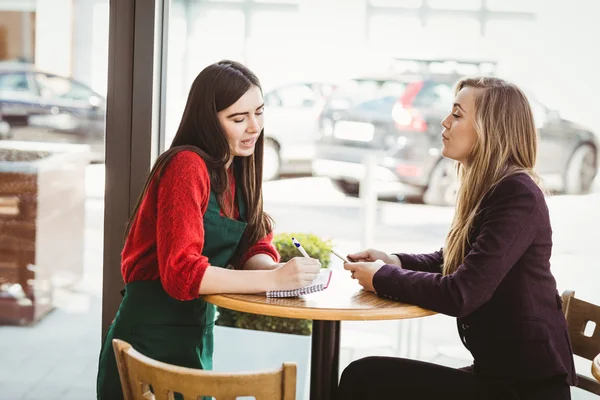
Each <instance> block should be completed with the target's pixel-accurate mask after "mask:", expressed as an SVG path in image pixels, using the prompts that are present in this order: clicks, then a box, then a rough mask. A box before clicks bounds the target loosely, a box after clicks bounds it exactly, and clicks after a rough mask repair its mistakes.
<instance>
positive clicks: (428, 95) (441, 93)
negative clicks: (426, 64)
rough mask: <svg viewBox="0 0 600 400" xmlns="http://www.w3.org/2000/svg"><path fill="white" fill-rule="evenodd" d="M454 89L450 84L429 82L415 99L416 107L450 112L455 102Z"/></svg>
mask: <svg viewBox="0 0 600 400" xmlns="http://www.w3.org/2000/svg"><path fill="white" fill-rule="evenodd" d="M454 97H455V96H454V89H453V88H452V85H450V84H449V83H434V82H429V83H427V84H425V85H424V86H423V88H422V89H421V90H420V91H419V94H417V96H416V97H415V100H414V101H413V105H414V106H415V107H436V108H445V109H448V110H450V109H451V108H452V103H453V102H454Z"/></svg>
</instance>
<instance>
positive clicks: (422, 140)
mask: <svg viewBox="0 0 600 400" xmlns="http://www.w3.org/2000/svg"><path fill="white" fill-rule="evenodd" d="M459 78H460V75H457V74H454V73H450V74H448V73H426V74H424V73H417V74H407V73H402V74H384V75H379V76H364V77H360V78H356V79H352V80H350V81H349V82H347V83H346V84H344V85H341V86H340V87H339V88H338V89H337V90H336V91H335V92H334V93H333V94H332V96H331V97H330V98H329V99H328V101H327V103H326V104H325V107H324V109H323V112H322V113H321V116H320V122H319V124H320V133H321V136H320V138H319V140H318V142H317V147H316V153H317V154H316V158H315V160H314V162H313V172H314V174H315V175H320V176H327V177H329V178H331V179H332V181H333V182H334V183H335V184H336V186H338V187H339V188H340V189H341V190H343V191H344V192H346V193H349V194H350V193H353V194H355V193H357V192H358V186H359V182H360V179H361V176H362V174H363V166H362V162H363V157H364V154H365V151H366V150H375V151H379V152H380V154H381V157H380V158H379V162H378V166H377V169H376V174H375V176H376V180H377V182H376V190H377V191H378V192H379V193H380V194H390V193H391V194H397V195H399V196H401V197H404V196H408V197H418V198H421V199H422V200H423V201H424V202H425V203H428V204H436V205H449V204H453V202H454V200H455V191H456V178H455V172H454V169H453V166H452V163H451V162H450V161H448V160H446V159H444V158H443V157H442V156H441V154H440V152H441V147H442V141H441V130H442V127H441V121H442V120H443V118H444V117H445V116H446V115H447V114H448V112H449V110H450V108H451V105H452V102H453V99H454V89H453V87H454V84H455V83H456V81H457V80H458V79H459ZM529 99H530V102H531V104H532V108H533V110H534V114H535V120H536V124H537V125H538V131H539V134H540V142H539V143H540V144H539V152H538V163H537V171H538V173H540V175H541V176H542V178H543V180H544V185H545V187H546V188H548V189H550V190H552V191H556V192H563V193H569V194H580V193H585V192H587V191H588V190H589V189H590V187H591V185H592V182H593V181H594V178H595V176H596V172H597V168H598V165H597V163H598V161H597V160H598V147H599V145H598V140H597V138H596V137H595V135H594V134H593V133H592V132H591V131H590V130H589V129H586V128H584V127H581V126H579V125H577V124H575V123H573V122H570V121H567V120H565V119H562V118H561V117H560V116H559V114H558V113H557V112H555V111H550V110H547V109H546V108H545V107H544V106H543V105H542V104H540V103H539V102H538V101H536V100H535V99H534V98H533V97H532V96H529Z"/></svg>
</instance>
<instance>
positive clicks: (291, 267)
mask: <svg viewBox="0 0 600 400" xmlns="http://www.w3.org/2000/svg"><path fill="white" fill-rule="evenodd" d="M292 242H293V243H294V246H296V248H297V249H298V251H300V253H301V254H302V257H294V258H292V259H291V260H289V261H288V262H286V263H285V264H283V265H282V266H281V267H279V268H277V269H274V270H273V271H272V272H273V273H274V276H275V277H276V284H275V288H273V290H289V289H297V288H300V287H304V286H307V285H310V284H311V283H312V282H313V281H314V280H315V279H316V277H317V275H318V274H319V271H320V270H321V263H320V262H319V260H317V259H314V258H311V257H310V256H309V255H308V253H306V251H305V250H304V248H302V245H300V243H298V241H297V240H296V239H292ZM296 243H298V244H297V245H296Z"/></svg>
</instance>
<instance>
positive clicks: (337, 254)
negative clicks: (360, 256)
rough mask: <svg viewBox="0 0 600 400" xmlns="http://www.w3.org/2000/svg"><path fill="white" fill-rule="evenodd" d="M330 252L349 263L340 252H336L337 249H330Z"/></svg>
mask: <svg viewBox="0 0 600 400" xmlns="http://www.w3.org/2000/svg"><path fill="white" fill-rule="evenodd" d="M331 252H332V253H333V255H334V256H336V257H337V258H339V259H340V260H342V261H343V262H345V263H349V262H350V261H348V260H347V259H346V257H344V256H342V255H341V254H340V253H338V252H337V251H335V250H333V249H331Z"/></svg>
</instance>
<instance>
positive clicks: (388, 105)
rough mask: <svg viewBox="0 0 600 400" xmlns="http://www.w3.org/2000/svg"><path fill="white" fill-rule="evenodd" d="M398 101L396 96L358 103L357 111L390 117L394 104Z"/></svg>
mask: <svg viewBox="0 0 600 400" xmlns="http://www.w3.org/2000/svg"><path fill="white" fill-rule="evenodd" d="M397 100H398V97H397V96H385V97H381V98H378V99H373V100H369V101H365V102H364V103H360V104H358V105H357V106H356V108H357V109H359V110H363V111H369V112H378V113H388V114H390V115H391V113H392V109H393V108H394V104H395V103H396V101H397Z"/></svg>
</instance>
